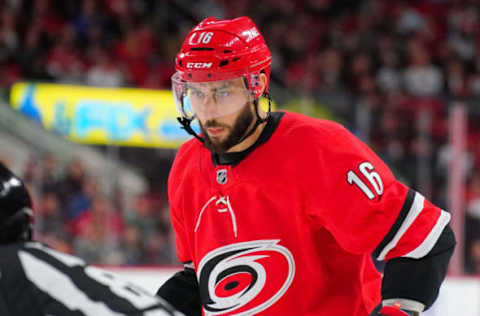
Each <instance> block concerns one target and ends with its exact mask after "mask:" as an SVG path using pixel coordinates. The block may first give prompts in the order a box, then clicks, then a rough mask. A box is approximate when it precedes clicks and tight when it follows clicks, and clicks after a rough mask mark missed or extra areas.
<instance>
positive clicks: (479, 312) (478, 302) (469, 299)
mask: <svg viewBox="0 0 480 316" xmlns="http://www.w3.org/2000/svg"><path fill="white" fill-rule="evenodd" d="M104 268H105V269H108V270H110V271H114V272H116V273H118V274H120V275H122V276H123V277H124V278H126V279H128V280H131V281H132V282H135V283H137V284H139V285H141V286H143V287H144V288H145V289H147V290H150V291H152V293H155V292H156V290H157V289H158V287H159V285H160V284H162V283H163V282H164V281H165V280H166V279H168V278H169V277H170V276H171V275H172V274H173V273H175V272H176V271H178V270H179V269H180V268H178V269H176V268H158V267H144V268H130V267H129V268H124V267H104ZM422 315H425V316H452V315H462V316H480V278H467V277H449V278H447V280H446V281H445V283H444V284H443V286H442V288H441V290H440V296H439V298H438V300H437V302H436V303H435V305H434V306H433V307H432V308H431V309H430V310H429V311H427V312H425V313H423V314H422Z"/></svg>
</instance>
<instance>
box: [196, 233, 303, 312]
mask: <svg viewBox="0 0 480 316" xmlns="http://www.w3.org/2000/svg"><path fill="white" fill-rule="evenodd" d="M278 242H279V240H256V241H249V242H242V243H237V244H232V245H228V246H225V247H221V248H217V249H215V250H213V251H212V252H210V253H208V254H207V255H205V257H203V259H202V261H200V264H199V267H198V279H199V284H200V293H201V295H202V301H203V306H204V309H205V312H206V315H252V314H256V313H259V312H261V311H263V310H265V309H267V308H268V307H270V306H272V305H273V304H274V303H275V302H276V301H278V300H279V299H280V297H282V295H283V294H285V292H286V291H287V289H288V288H289V286H290V284H291V283H292V281H293V278H294V276H295V261H294V259H293V256H292V254H291V252H290V251H289V250H288V249H287V248H285V247H283V246H280V245H278Z"/></svg>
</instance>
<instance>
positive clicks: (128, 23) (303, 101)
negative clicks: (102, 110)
mask: <svg viewBox="0 0 480 316" xmlns="http://www.w3.org/2000/svg"><path fill="white" fill-rule="evenodd" d="M0 8H1V11H0V12H1V23H0V86H1V87H8V86H9V85H11V84H12V83H14V82H16V81H18V80H37V81H38V80H40V81H55V82H63V83H80V84H88V85H104V86H105V85H106V86H135V87H142V88H167V89H168V88H169V86H170V76H171V75H172V73H173V60H174V56H175V53H176V52H177V50H178V48H179V47H180V45H181V41H182V40H183V37H184V36H185V34H186V32H187V31H188V30H189V29H190V28H191V27H192V26H193V25H194V24H196V22H198V21H199V20H200V19H202V18H203V17H205V16H207V15H215V16H218V17H225V18H233V17H236V16H242V15H247V16H250V17H251V18H252V19H253V20H254V22H255V23H256V24H257V25H258V26H259V29H260V30H261V32H262V33H263V35H264V37H265V39H266V41H267V43H268V45H269V47H270V48H271V50H272V53H273V64H272V81H273V85H272V94H273V98H274V100H275V102H276V103H277V104H278V106H279V107H284V108H287V109H296V110H301V111H304V112H306V113H309V114H312V115H321V116H327V117H329V118H333V119H335V120H338V121H340V122H342V123H343V124H345V125H346V126H347V127H348V128H349V129H350V130H352V131H353V132H354V133H356V134H357V135H358V136H359V137H360V138H362V139H363V140H365V141H366V142H368V143H369V144H370V145H371V146H372V147H373V148H374V150H375V151H376V152H377V153H378V154H379V155H380V156H381V157H382V158H383V159H384V160H385V161H386V162H387V164H388V165H389V166H390V167H391V168H392V169H393V171H394V172H395V174H396V176H397V177H399V178H400V179H401V180H402V181H404V182H406V183H408V184H409V185H410V186H412V187H414V188H416V189H418V190H420V191H422V192H424V193H425V195H427V196H428V197H429V198H430V199H432V200H433V201H434V202H435V203H437V204H438V205H440V206H441V207H443V208H445V209H448V206H449V200H448V196H447V189H448V188H447V184H448V182H447V179H448V166H449V164H450V162H451V159H452V150H451V147H450V146H449V144H448V142H449V139H448V128H449V118H450V117H451V115H450V113H451V109H452V107H453V106H454V105H455V104H457V103H458V102H461V103H463V104H464V105H465V110H466V113H467V114H468V116H467V118H468V119H467V121H468V129H467V133H468V137H467V150H468V153H467V155H466V156H465V157H464V161H462V163H463V165H464V166H465V168H464V172H465V175H466V178H467V192H465V197H466V201H467V205H466V219H467V221H466V227H465V228H466V229H465V232H466V241H467V242H466V247H465V249H466V254H465V255H466V257H465V258H466V264H465V269H466V272H467V273H472V274H475V273H476V274H480V171H479V170H480V169H479V168H478V167H479V165H480V145H479V141H480V125H478V124H475V122H476V120H477V119H478V117H479V116H480V107H478V106H477V100H480V54H479V51H478V50H479V49H480V3H478V1H476V0H417V1H413V0H411V1H409V0H403V1H400V0H392V1H383V0H364V1H355V0H262V1H260V2H259V1H254V0H235V1H228V0H198V1H187V0H176V1H174V0H168V1H167V0H165V1H153V0H150V1H149V0H131V1H128V0H82V1H55V0H34V1H25V0H3V1H0ZM285 91H287V92H288V93H285ZM51 160H52V158H45V159H44V160H42V161H40V162H37V163H34V162H32V166H31V168H28V170H30V172H31V173H34V171H35V170H37V169H36V168H35V167H41V168H40V169H41V170H42V175H41V177H40V179H41V180H40V181H38V178H37V182H36V185H37V186H38V184H40V186H39V188H37V192H38V193H39V194H38V200H39V202H38V206H39V207H38V210H39V211H38V212H39V214H40V221H41V223H39V227H41V230H40V231H39V232H40V234H42V236H43V238H46V239H52V240H54V242H55V243H57V244H58V246H61V247H65V248H69V249H70V250H71V251H73V252H75V253H77V254H79V255H81V256H83V257H85V258H87V259H90V260H92V261H97V262H108V263H110V262H120V263H158V262H160V263H162V262H172V260H174V259H172V250H171V249H169V247H170V248H171V247H172V246H171V239H170V237H169V236H170V234H171V233H170V229H169V225H168V218H167V216H168V205H167V204H166V202H165V201H161V202H159V201H157V200H156V199H155V194H146V195H145V196H140V197H138V200H137V203H135V207H134V208H132V209H129V210H125V209H122V205H121V203H119V202H118V201H115V199H113V200H112V198H109V199H107V198H106V197H104V196H101V195H98V194H97V191H96V190H95V178H93V177H91V176H87V174H86V172H85V170H84V169H82V167H81V164H79V162H72V164H71V165H69V166H68V167H66V168H59V169H57V168H56V167H54V165H55V163H54V162H52V161H51ZM26 176H27V177H28V176H29V174H28V173H27V174H26ZM30 176H31V175H30ZM29 179H34V177H30V178H29ZM79 179H81V181H79ZM40 193H41V194H40ZM452 211H455V210H452ZM105 214H107V215H108V216H107V215H105ZM165 214H167V215H165ZM62 223H66V225H62ZM144 234H147V235H148V238H146V237H144V236H145V235H144ZM99 243H101V244H102V245H103V244H105V247H110V248H109V249H111V250H112V251H109V252H102V251H99V250H98V249H99V247H98V244H99ZM169 243H170V244H169ZM168 244H169V245H170V246H168ZM139 245H141V246H139ZM165 245H167V246H165ZM154 249H156V250H154ZM106 256H107V257H106ZM162 256H165V258H163V257H162Z"/></svg>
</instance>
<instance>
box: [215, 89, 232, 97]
mask: <svg viewBox="0 0 480 316" xmlns="http://www.w3.org/2000/svg"><path fill="white" fill-rule="evenodd" d="M229 95H230V91H228V90H221V91H217V96H218V97H220V98H225V97H228V96H229Z"/></svg>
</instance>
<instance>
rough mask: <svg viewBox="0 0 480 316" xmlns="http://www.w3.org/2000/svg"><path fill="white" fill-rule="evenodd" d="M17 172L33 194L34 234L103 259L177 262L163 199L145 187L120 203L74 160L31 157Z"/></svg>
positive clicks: (57, 245) (64, 248)
mask: <svg viewBox="0 0 480 316" xmlns="http://www.w3.org/2000/svg"><path fill="white" fill-rule="evenodd" d="M22 177H23V179H24V181H25V183H26V185H27V186H28V188H29V191H30V193H31V194H32V197H33V204H34V205H33V206H34V209H35V224H34V225H35V238H36V239H38V240H41V241H43V242H45V243H47V244H49V245H51V246H52V247H54V248H56V249H60V250H62V251H64V252H67V253H75V254H76V255H78V256H80V257H82V258H84V259H85V260H87V261H88V262H95V263H102V264H118V265H123V264H128V265H138V264H143V265H145V264H147V265H148V264H173V263H176V259H175V253H174V250H173V247H174V246H173V242H172V240H171V238H172V237H173V236H171V230H170V220H169V211H168V205H167V203H166V199H165V198H164V196H163V195H162V194H161V193H160V194H154V193H153V192H146V193H143V194H141V195H139V196H135V197H134V199H133V201H130V203H125V202H126V201H125V199H124V194H123V193H122V192H121V189H119V188H116V189H115V190H113V192H114V193H113V194H110V195H107V194H105V193H104V191H105V190H103V189H102V188H101V187H100V184H99V183H98V182H97V181H98V180H97V179H96V178H95V177H94V176H93V175H91V174H89V173H88V171H87V170H86V169H85V167H84V165H83V164H82V162H81V161H79V160H72V161H71V162H70V163H69V164H67V165H61V164H60V163H59V162H58V161H57V160H56V159H55V158H54V157H53V156H45V157H43V158H41V159H31V160H30V161H29V162H28V163H27V165H26V166H25V169H24V171H23V174H22Z"/></svg>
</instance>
